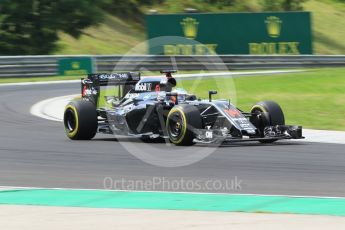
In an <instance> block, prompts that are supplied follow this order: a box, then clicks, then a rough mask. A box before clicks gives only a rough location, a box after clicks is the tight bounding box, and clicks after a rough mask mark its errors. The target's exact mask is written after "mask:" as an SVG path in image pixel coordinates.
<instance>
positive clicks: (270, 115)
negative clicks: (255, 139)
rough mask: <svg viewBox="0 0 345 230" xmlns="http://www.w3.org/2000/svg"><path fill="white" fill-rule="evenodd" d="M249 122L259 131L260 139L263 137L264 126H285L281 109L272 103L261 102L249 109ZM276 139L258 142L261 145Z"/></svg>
mask: <svg viewBox="0 0 345 230" xmlns="http://www.w3.org/2000/svg"><path fill="white" fill-rule="evenodd" d="M251 113H252V116H251V118H250V122H251V123H252V124H253V125H255V127H256V128H257V129H258V130H259V132H260V135H261V137H264V129H265V127H266V126H275V125H285V117H284V113H283V111H282V109H281V107H280V106H279V105H278V104H277V103H276V102H274V101H261V102H258V103H256V104H255V105H254V106H253V107H252V109H251ZM275 141H277V140H276V139H270V140H260V142H261V143H272V142H275Z"/></svg>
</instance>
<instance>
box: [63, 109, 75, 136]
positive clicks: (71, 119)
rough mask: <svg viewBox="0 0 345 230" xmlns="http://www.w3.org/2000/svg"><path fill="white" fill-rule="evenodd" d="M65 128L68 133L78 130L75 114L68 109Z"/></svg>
mask: <svg viewBox="0 0 345 230" xmlns="http://www.w3.org/2000/svg"><path fill="white" fill-rule="evenodd" d="M64 123H65V128H66V129H67V130H68V132H73V131H74V130H75V128H76V120H75V114H74V112H73V110H71V109H67V110H66V112H65V116H64Z"/></svg>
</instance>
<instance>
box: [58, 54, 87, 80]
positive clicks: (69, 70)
mask: <svg viewBox="0 0 345 230" xmlns="http://www.w3.org/2000/svg"><path fill="white" fill-rule="evenodd" d="M58 66H59V75H61V76H79V75H87V74H89V73H93V62H92V58H91V57H71V58H61V59H59V61H58Z"/></svg>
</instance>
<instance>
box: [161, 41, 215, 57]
mask: <svg viewBox="0 0 345 230" xmlns="http://www.w3.org/2000/svg"><path fill="white" fill-rule="evenodd" d="M217 47H218V44H195V45H188V44H177V45H164V46H163V50H164V55H193V54H196V55H206V54H217V51H216V49H217Z"/></svg>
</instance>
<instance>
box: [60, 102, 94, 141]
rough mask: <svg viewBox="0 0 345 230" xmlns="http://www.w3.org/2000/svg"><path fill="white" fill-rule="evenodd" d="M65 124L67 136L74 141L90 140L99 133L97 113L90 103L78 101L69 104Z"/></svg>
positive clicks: (65, 113)
mask: <svg viewBox="0 0 345 230" xmlns="http://www.w3.org/2000/svg"><path fill="white" fill-rule="evenodd" d="M63 123H64V126H65V132H66V135H67V136H68V137H69V138H70V139H72V140H90V139H92V138H93V137H94V136H95V135H96V132H97V126H98V121H97V111H96V107H95V105H94V104H93V103H92V102H90V101H85V100H76V101H72V102H70V103H68V105H67V106H66V108H65V112H64V119H63Z"/></svg>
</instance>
